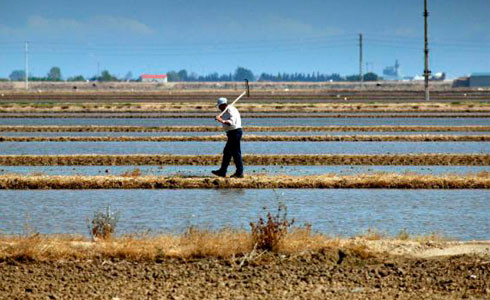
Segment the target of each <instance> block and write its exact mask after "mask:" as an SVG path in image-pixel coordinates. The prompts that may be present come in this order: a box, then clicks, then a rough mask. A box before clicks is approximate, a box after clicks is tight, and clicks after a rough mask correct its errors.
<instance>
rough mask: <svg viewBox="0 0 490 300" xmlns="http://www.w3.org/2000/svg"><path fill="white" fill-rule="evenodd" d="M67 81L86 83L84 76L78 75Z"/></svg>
mask: <svg viewBox="0 0 490 300" xmlns="http://www.w3.org/2000/svg"><path fill="white" fill-rule="evenodd" d="M67 81H85V77H83V76H82V75H77V76H73V77H69V78H68V79H67Z"/></svg>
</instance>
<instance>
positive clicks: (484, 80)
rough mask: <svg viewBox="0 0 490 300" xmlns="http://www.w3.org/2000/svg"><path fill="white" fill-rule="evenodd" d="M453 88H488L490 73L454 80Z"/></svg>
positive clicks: (474, 74)
mask: <svg viewBox="0 0 490 300" xmlns="http://www.w3.org/2000/svg"><path fill="white" fill-rule="evenodd" d="M453 87H490V72H488V73H473V74H471V75H470V76H465V77H460V78H458V79H456V80H454V82H453Z"/></svg>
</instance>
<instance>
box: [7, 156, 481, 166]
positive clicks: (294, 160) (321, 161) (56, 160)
mask: <svg viewBox="0 0 490 300" xmlns="http://www.w3.org/2000/svg"><path fill="white" fill-rule="evenodd" d="M243 161H244V163H245V164H247V165H284V166H287V165H302V166H310V165H370V166H386V165H388V166H392V165H393V166H490V154H353V155H349V154H338V155H329V154H318V155H316V154H301V155H300V154H298V155H287V154H286V155H282V154H278V155H261V154H249V155H244V156H243ZM220 162H221V156H220V155H199V156H197V155H143V154H142V155H138V154H132V155H90V154H87V155H0V165H4V166H111V165H113V166H124V165H127V166H129V165H133V166H137V165H196V166H197V165H199V166H203V165H217V164H219V163H220Z"/></svg>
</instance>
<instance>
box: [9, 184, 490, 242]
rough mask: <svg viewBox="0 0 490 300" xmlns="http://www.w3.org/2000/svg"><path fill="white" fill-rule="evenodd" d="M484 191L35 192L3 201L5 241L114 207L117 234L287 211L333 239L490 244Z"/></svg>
mask: <svg viewBox="0 0 490 300" xmlns="http://www.w3.org/2000/svg"><path fill="white" fill-rule="evenodd" d="M489 197H490V192H489V191H487V190H472V191H471V192H469V191H467V190H356V189H352V190H295V189H291V190H280V191H274V190H246V189H245V190H83V191H81V190H78V191H77V190H38V191H29V190H22V191H2V192H1V193H0V228H1V229H2V232H3V233H6V234H21V233H25V229H26V228H30V230H31V231H36V232H40V233H72V234H73V233H77V234H84V235H87V234H88V230H87V221H86V220H87V217H91V216H92V214H93V212H94V211H96V210H103V209H105V207H107V206H108V205H110V206H111V207H112V208H113V209H115V210H117V211H119V212H120V222H119V223H118V228H117V231H118V232H119V233H120V234H123V233H134V232H135V231H137V232H148V231H149V232H150V233H159V232H182V231H183V230H185V229H186V228H188V227H189V226H198V227H200V228H209V229H219V228H223V227H232V228H244V229H249V222H250V221H254V220H257V219H258V217H259V216H264V214H265V212H264V211H263V207H267V208H268V209H269V210H270V211H272V212H274V211H275V208H276V207H277V204H278V202H282V203H284V204H286V205H287V207H288V211H289V216H290V217H294V218H295V219H296V222H297V224H303V223H306V222H308V223H311V224H312V226H313V230H315V231H319V232H322V233H325V234H329V235H333V236H337V235H340V236H353V235H358V234H361V233H364V232H365V231H367V230H368V229H376V230H379V231H381V232H385V233H387V234H390V235H396V234H397V233H398V232H399V231H400V230H407V231H408V232H410V233H411V234H414V235H425V234H429V233H432V232H436V233H439V234H442V235H445V236H447V237H450V238H454V239H459V240H473V239H476V240H488V239H490V222H489V218H488V211H490V201H488V199H489Z"/></svg>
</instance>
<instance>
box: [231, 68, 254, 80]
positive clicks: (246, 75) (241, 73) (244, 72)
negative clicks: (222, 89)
mask: <svg viewBox="0 0 490 300" xmlns="http://www.w3.org/2000/svg"><path fill="white" fill-rule="evenodd" d="M245 79H248V80H250V81H254V80H255V76H254V73H252V71H250V70H249V69H245V68H243V67H238V68H236V70H235V74H234V75H233V80H235V81H242V80H245Z"/></svg>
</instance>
